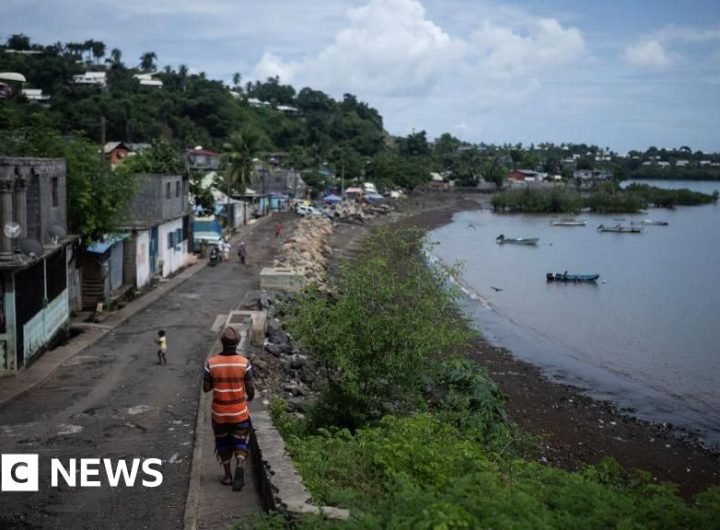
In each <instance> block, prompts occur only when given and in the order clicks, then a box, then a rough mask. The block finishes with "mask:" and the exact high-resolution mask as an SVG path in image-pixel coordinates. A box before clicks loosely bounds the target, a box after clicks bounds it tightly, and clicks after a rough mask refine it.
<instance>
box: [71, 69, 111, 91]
mask: <svg viewBox="0 0 720 530" xmlns="http://www.w3.org/2000/svg"><path fill="white" fill-rule="evenodd" d="M73 83H75V84H76V85H95V86H99V87H102V88H104V87H106V86H107V76H106V74H105V72H85V73H84V74H78V75H74V76H73Z"/></svg>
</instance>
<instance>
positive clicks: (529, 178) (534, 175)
mask: <svg viewBox="0 0 720 530" xmlns="http://www.w3.org/2000/svg"><path fill="white" fill-rule="evenodd" d="M507 178H508V180H512V181H515V182H534V181H539V180H542V175H541V174H540V173H538V172H537V171H532V170H531V169H514V170H513V171H511V172H510V173H508V176H507Z"/></svg>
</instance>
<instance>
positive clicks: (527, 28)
mask: <svg viewBox="0 0 720 530" xmlns="http://www.w3.org/2000/svg"><path fill="white" fill-rule="evenodd" d="M13 33H24V34H26V35H28V36H30V37H31V39H32V41H33V42H37V43H41V44H50V43H54V42H57V41H61V42H71V41H73V42H76V41H84V40H87V39H95V40H101V41H103V42H105V44H106V46H107V50H108V53H109V50H110V49H112V48H119V49H121V50H122V52H123V60H124V61H125V63H126V64H127V65H128V66H135V65H137V64H138V63H139V58H140V55H141V54H142V53H143V52H147V51H154V52H155V53H156V54H157V56H158V64H159V65H160V66H161V67H164V66H165V65H168V64H169V65H171V66H173V67H177V66H179V65H180V64H186V65H188V67H189V68H190V70H191V71H193V72H200V71H204V72H205V73H206V74H207V76H208V77H209V78H211V79H222V80H224V81H227V82H230V80H231V78H232V76H233V74H234V73H235V72H238V73H240V74H241V76H242V78H243V83H244V82H247V81H249V80H255V79H265V78H267V77H269V76H275V75H278V76H279V77H280V79H281V81H282V82H283V83H290V84H292V85H293V86H295V87H296V89H297V90H300V89H301V88H302V87H305V86H309V87H311V88H314V89H318V90H323V91H325V92H326V93H328V94H330V95H331V96H333V97H335V98H340V99H341V98H342V95H343V94H344V93H352V94H355V95H356V96H357V97H358V98H359V99H360V100H361V101H365V102H367V103H368V104H370V105H371V106H373V107H375V108H377V109H378V110H379V111H380V113H381V114H382V116H383V118H384V123H385V128H386V129H387V130H388V131H389V132H390V133H391V134H396V135H407V134H410V133H411V132H413V131H416V132H417V131H421V130H425V131H426V132H427V135H428V138H429V139H433V138H436V137H437V136H439V135H440V134H442V133H444V132H449V133H451V134H453V135H454V136H456V137H458V138H460V139H462V140H465V141H469V142H473V143H479V142H486V143H505V142H510V143H513V144H516V143H518V142H521V143H523V144H524V145H529V144H531V143H535V144H537V143H540V142H554V143H562V142H572V143H587V144H595V145H599V146H601V147H609V148H611V149H612V150H614V151H617V152H621V153H623V152H626V151H628V150H630V149H640V150H644V149H647V148H648V147H649V146H656V147H666V148H671V147H680V146H690V147H691V148H692V149H693V150H702V151H706V152H718V151H720V1H718V0H686V1H685V2H677V1H676V0H652V1H650V0H602V1H598V0H594V1H587V0H545V1H544V2H532V1H530V0H518V1H516V2H495V1H484V0H302V1H299V0H265V1H257V0H124V1H123V2H116V1H112V2H111V1H109V0H2V7H0V40H2V41H4V40H6V39H7V37H9V36H10V35H11V34H13Z"/></svg>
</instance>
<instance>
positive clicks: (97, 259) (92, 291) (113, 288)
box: [80, 234, 128, 309]
mask: <svg viewBox="0 0 720 530" xmlns="http://www.w3.org/2000/svg"><path fill="white" fill-rule="evenodd" d="M127 237H128V234H108V235H105V236H104V237H103V238H102V239H101V240H100V241H95V242H93V243H92V244H91V245H89V246H88V247H87V248H85V249H84V251H83V253H82V256H81V258H80V263H81V266H82V308H83V309H95V308H96V307H97V304H99V303H103V304H108V303H110V302H112V301H113V300H114V299H116V298H119V296H120V295H121V294H122V292H121V290H122V288H123V286H124V285H125V281H124V279H125V275H124V271H123V260H124V248H123V241H124V240H125V239H126V238H127ZM123 292H124V291H123Z"/></svg>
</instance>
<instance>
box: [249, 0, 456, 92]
mask: <svg viewBox="0 0 720 530" xmlns="http://www.w3.org/2000/svg"><path fill="white" fill-rule="evenodd" d="M348 22H349V27H346V28H345V29H342V30H340V31H339V32H338V33H337V34H336V36H335V39H334V42H333V43H332V44H330V45H329V46H327V47H325V48H324V49H323V50H321V51H320V52H319V53H318V54H317V55H316V56H314V57H306V58H302V59H300V60H297V61H283V60H282V59H281V58H280V57H278V56H276V55H273V54H267V53H266V54H265V55H264V56H263V58H262V59H261V61H260V62H259V63H258V65H257V66H256V68H255V72H254V74H253V76H254V77H267V76H268V75H273V74H277V75H280V76H281V77H282V78H283V79H284V80H285V81H296V80H306V81H308V82H312V83H314V84H315V85H319V86H322V87H324V88H326V89H328V88H329V89H331V90H332V89H333V88H338V89H342V90H350V91H353V90H355V91H365V90H369V91H371V92H373V93H385V94H387V93H394V92H397V91H400V90H403V91H405V90H408V91H426V90H428V89H429V88H430V87H431V86H432V84H433V81H434V79H435V78H436V76H437V75H438V74H439V73H440V72H442V71H444V70H446V69H447V68H448V67H449V65H450V63H451V62H452V61H453V60H455V59H456V58H458V57H459V56H460V55H461V54H462V48H463V43H462V42H461V41H459V40H457V39H453V38H451V37H450V35H448V34H447V33H445V32H444V31H443V30H442V29H441V28H440V27H438V26H437V25H436V24H434V23H433V22H432V21H430V20H428V19H427V18H426V17H425V10H424V8H423V7H422V5H421V4H420V3H419V2H417V1H416V0H371V1H370V2H369V3H368V4H367V5H364V6H362V7H359V8H355V9H351V10H350V11H349V12H348Z"/></svg>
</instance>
